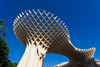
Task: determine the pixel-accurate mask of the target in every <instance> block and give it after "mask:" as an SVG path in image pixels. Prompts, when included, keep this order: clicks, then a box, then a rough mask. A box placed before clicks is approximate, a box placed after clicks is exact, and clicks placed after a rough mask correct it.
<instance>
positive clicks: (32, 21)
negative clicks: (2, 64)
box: [13, 9, 95, 67]
mask: <svg viewBox="0 0 100 67" xmlns="http://www.w3.org/2000/svg"><path fill="white" fill-rule="evenodd" d="M13 27H14V33H15V35H16V37H17V38H18V40H19V41H20V42H21V43H22V44H24V45H25V46H26V50H25V53H24V55H23V57H22V59H21V61H20V62H19V64H18V67H42V66H43V60H44V58H45V55H46V53H54V54H62V55H64V56H66V57H68V58H69V59H70V61H73V60H76V59H80V60H81V61H82V62H85V61H88V60H93V58H94V52H95V48H91V49H86V50H84V49H78V48H76V47H74V46H73V45H72V43H71V41H70V36H69V33H68V28H67V27H66V25H65V23H63V21H62V20H61V19H60V18H59V17H57V16H54V14H51V12H48V13H47V12H46V11H45V10H38V9H37V10H34V9H33V10H27V11H25V12H22V13H20V14H19V15H18V16H17V17H16V18H15V20H14V25H13Z"/></svg>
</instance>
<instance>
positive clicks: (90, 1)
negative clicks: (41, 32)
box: [0, 0, 100, 67]
mask: <svg viewBox="0 0 100 67" xmlns="http://www.w3.org/2000/svg"><path fill="white" fill-rule="evenodd" d="M27 9H43V10H46V11H47V12H48V11H50V12H51V13H53V14H55V16H59V17H60V18H61V19H62V20H63V21H64V22H65V23H66V25H67V27H68V29H69V32H70V37H71V41H72V43H73V44H74V46H76V47H78V48H82V49H86V48H91V47H96V53H95V59H99V60H100V0H0V19H4V20H6V23H5V24H4V25H5V26H6V27H8V32H7V36H6V38H5V39H6V41H8V46H9V47H10V54H9V57H10V59H11V61H12V62H19V61H20V58H21V56H22V55H23V53H24V50H25V46H24V45H22V44H21V43H20V42H19V41H18V40H17V38H16V36H15V35H14V32H13V21H14V19H15V17H16V16H17V15H18V14H19V13H21V12H23V11H24V10H27ZM65 61H66V62H67V61H69V60H68V58H66V57H64V56H62V55H54V54H47V55H46V58H45V60H44V67H53V66H54V65H56V64H59V63H61V62H65Z"/></svg>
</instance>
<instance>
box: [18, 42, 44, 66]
mask: <svg viewBox="0 0 100 67" xmlns="http://www.w3.org/2000/svg"><path fill="white" fill-rule="evenodd" d="M43 59H44V58H41V56H40V55H39V51H38V47H37V46H35V45H32V44H30V43H29V44H28V45H27V46H26V50H25V53H24V55H23V56H22V59H21V60H20V62H19V64H18V66H17V67H42V66H43Z"/></svg>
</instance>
